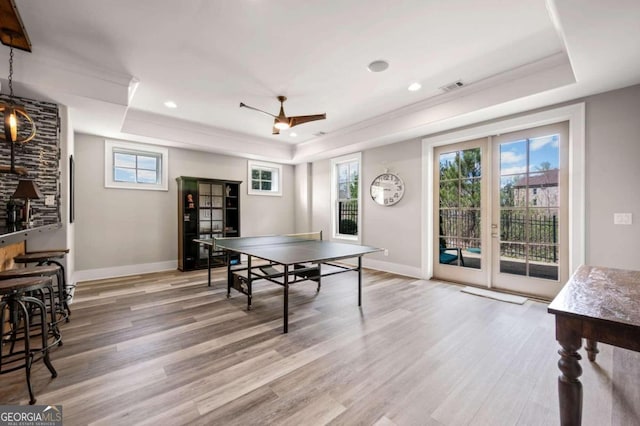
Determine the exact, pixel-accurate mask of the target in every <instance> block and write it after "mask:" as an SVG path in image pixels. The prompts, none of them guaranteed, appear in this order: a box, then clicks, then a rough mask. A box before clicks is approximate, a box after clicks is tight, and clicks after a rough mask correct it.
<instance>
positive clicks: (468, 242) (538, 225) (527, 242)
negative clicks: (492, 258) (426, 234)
mask: <svg viewBox="0 0 640 426" xmlns="http://www.w3.org/2000/svg"><path fill="white" fill-rule="evenodd" d="M480 229H481V222H480V210H479V209H441V210H440V239H441V244H444V245H446V246H447V247H460V248H462V249H469V248H476V249H477V248H480V236H481V234H480ZM500 241H501V243H500V255H501V256H505V257H511V258H516V259H524V258H527V257H528V259H529V260H530V261H539V262H546V263H557V261H558V218H557V214H556V213H555V212H547V211H540V212H532V211H531V210H529V211H527V210H524V209H518V210H502V211H501V212H500Z"/></svg>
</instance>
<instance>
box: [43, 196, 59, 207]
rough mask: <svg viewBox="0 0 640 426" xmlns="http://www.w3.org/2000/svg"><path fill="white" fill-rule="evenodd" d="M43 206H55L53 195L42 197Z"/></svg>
mask: <svg viewBox="0 0 640 426" xmlns="http://www.w3.org/2000/svg"><path fill="white" fill-rule="evenodd" d="M44 205H45V206H55V205H56V197H55V195H46V196H45V197H44Z"/></svg>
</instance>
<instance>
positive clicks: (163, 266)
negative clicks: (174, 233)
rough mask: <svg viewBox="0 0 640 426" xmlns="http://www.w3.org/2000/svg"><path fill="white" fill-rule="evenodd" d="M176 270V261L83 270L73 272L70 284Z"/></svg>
mask: <svg viewBox="0 0 640 426" xmlns="http://www.w3.org/2000/svg"><path fill="white" fill-rule="evenodd" d="M175 269H178V261H177V260H169V261H166V262H155V263H142V264H138V265H125V266H114V267H112V268H99V269H85V270H83V271H75V272H74V274H73V279H72V282H74V283H76V284H77V283H79V282H81V281H91V280H102V279H105V278H116V277H126V276H130V275H138V274H148V273H151V272H162V271H170V270H175Z"/></svg>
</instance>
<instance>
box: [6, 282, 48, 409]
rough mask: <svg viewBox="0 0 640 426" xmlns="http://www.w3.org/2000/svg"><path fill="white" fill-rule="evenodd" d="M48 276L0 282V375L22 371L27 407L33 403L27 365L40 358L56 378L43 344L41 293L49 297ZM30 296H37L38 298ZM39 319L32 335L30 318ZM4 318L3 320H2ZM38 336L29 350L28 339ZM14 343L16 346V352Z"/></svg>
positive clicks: (45, 333)
mask: <svg viewBox="0 0 640 426" xmlns="http://www.w3.org/2000/svg"><path fill="white" fill-rule="evenodd" d="M51 281H52V280H51V277H28V278H13V279H10V280H3V281H0V296H1V298H0V318H2V321H1V324H0V339H1V340H0V342H1V344H0V374H5V373H9V372H12V371H16V370H19V369H21V368H24V369H25V374H26V378H27V388H28V390H29V404H31V405H33V404H35V403H36V398H35V396H34V395H33V389H32V387H31V366H32V365H33V363H34V362H35V361H39V360H40V359H42V360H43V361H44V364H45V365H46V366H47V368H48V369H49V372H50V373H51V377H52V378H55V377H57V376H58V373H57V372H56V370H55V368H53V364H51V360H50V359H49V346H48V344H47V336H48V329H47V325H48V321H47V308H46V307H45V303H44V302H43V299H42V298H44V297H45V296H44V294H45V292H44V291H45V290H47V291H48V294H49V295H53V285H52V282H51ZM33 294H37V295H41V298H40V299H39V298H37V297H34V296H33ZM37 316H40V318H41V319H40V322H39V324H38V325H39V327H38V328H39V333H38V334H34V335H33V336H32V334H31V333H32V324H31V321H32V319H33V318H35V317H37ZM5 318H7V320H6V321H5ZM38 336H40V337H41V345H40V347H32V345H31V337H38ZM16 344H18V347H17V349H16Z"/></svg>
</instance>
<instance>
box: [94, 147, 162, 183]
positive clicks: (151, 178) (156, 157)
mask: <svg viewBox="0 0 640 426" xmlns="http://www.w3.org/2000/svg"><path fill="white" fill-rule="evenodd" d="M168 158H169V151H168V150H167V149H166V148H160V147H155V146H151V145H141V144H134V143H129V142H119V141H109V140H107V141H105V187H106V188H122V189H149V190H161V191H167V190H168V170H167V164H168Z"/></svg>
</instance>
